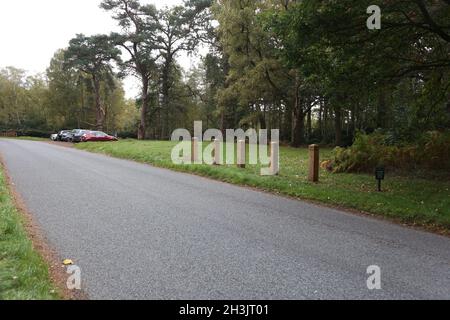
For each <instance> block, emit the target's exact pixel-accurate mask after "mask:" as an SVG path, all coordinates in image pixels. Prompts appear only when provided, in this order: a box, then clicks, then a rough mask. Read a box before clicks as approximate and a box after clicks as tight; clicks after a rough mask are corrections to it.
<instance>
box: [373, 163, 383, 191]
mask: <svg viewBox="0 0 450 320" xmlns="http://www.w3.org/2000/svg"><path fill="white" fill-rule="evenodd" d="M384 176H385V169H384V167H377V168H376V169H375V179H377V180H378V192H381V180H384Z"/></svg>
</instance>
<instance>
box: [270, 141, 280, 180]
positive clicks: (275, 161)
mask: <svg viewBox="0 0 450 320" xmlns="http://www.w3.org/2000/svg"><path fill="white" fill-rule="evenodd" d="M279 172H280V144H279V143H278V142H272V143H271V144H270V173H271V175H274V176H276V175H278V173H279Z"/></svg>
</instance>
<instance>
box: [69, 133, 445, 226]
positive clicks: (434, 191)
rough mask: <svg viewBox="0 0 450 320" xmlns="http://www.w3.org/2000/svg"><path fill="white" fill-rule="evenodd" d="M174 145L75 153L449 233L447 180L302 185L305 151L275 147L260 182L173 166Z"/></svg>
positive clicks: (326, 152)
mask: <svg viewBox="0 0 450 320" xmlns="http://www.w3.org/2000/svg"><path fill="white" fill-rule="evenodd" d="M174 146H175V143H173V142H165V141H137V140H122V141H119V142H115V143H85V144H78V145H77V146H76V148H78V149H82V150H86V151H91V152H97V153H103V154H107V155H110V156H113V157H118V158H123V159H130V160H135V161H138V162H143V163H148V164H152V165H155V166H159V167H164V168H168V169H173V170H177V171H183V172H191V173H194V174H198V175H202V176H206V177H210V178H214V179H217V180H221V181H224V182H229V183H234V184H239V185H245V186H250V187H256V188H259V189H261V190H265V191H271V192H274V193H279V194H283V195H287V196H292V197H295V198H299V199H305V200H313V201H317V202H320V203H324V204H328V205H332V206H339V207H344V208H350V209H355V210H358V211H363V212H366V213H370V214H375V215H378V216H382V217H387V218H389V219H391V220H394V221H397V222H401V223H405V224H409V225H416V226H422V227H426V228H428V229H431V230H434V231H439V232H441V233H444V234H450V181H439V180H436V179H434V180H427V179H423V178H415V177H405V176H397V175H394V174H393V173H392V174H390V173H389V172H388V173H387V177H386V180H385V181H384V182H383V192H377V191H376V180H375V179H374V177H373V176H372V175H367V174H332V173H329V172H327V171H325V170H321V172H320V182H319V183H317V184H315V183H310V182H309V181H307V172H308V151H307V149H305V148H303V149H295V148H290V147H281V148H280V168H281V172H280V175H279V176H277V177H263V176H260V175H259V172H260V171H259V170H260V167H259V166H257V165H256V166H255V165H251V166H250V165H248V166H247V167H246V168H245V169H240V168H237V167H235V166H208V165H175V164H173V163H172V161H171V150H172V148H173V147H174ZM331 152H332V150H331V149H322V150H321V159H327V158H330V157H331Z"/></svg>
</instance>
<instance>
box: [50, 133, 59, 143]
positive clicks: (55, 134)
mask: <svg viewBox="0 0 450 320" xmlns="http://www.w3.org/2000/svg"><path fill="white" fill-rule="evenodd" d="M50 139H51V140H52V141H56V140H58V134H57V133H54V134H52V135H51V136H50Z"/></svg>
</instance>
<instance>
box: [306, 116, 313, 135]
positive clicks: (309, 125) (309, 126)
mask: <svg viewBox="0 0 450 320" xmlns="http://www.w3.org/2000/svg"><path fill="white" fill-rule="evenodd" d="M306 130H307V135H308V142H309V141H311V136H312V109H309V111H308V114H307V118H306Z"/></svg>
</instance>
